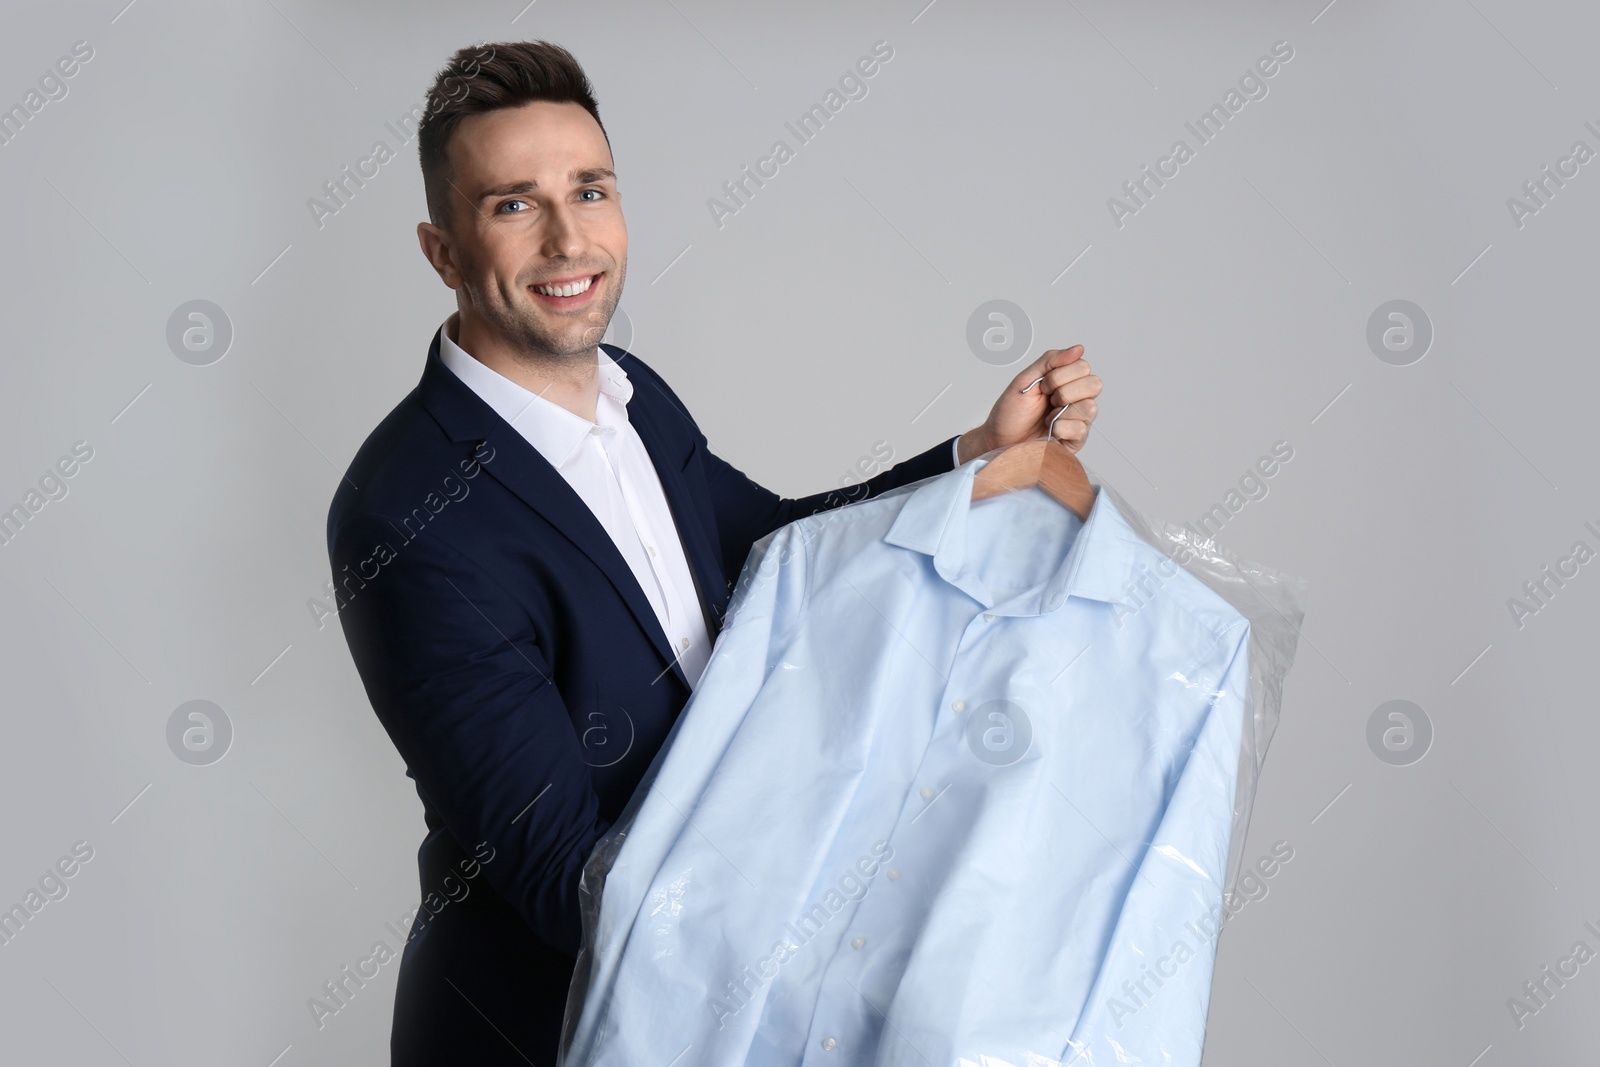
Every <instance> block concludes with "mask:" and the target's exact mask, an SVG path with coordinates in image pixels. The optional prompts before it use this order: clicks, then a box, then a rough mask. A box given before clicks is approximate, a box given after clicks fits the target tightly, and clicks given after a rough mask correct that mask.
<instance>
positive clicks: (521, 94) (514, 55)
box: [417, 41, 611, 229]
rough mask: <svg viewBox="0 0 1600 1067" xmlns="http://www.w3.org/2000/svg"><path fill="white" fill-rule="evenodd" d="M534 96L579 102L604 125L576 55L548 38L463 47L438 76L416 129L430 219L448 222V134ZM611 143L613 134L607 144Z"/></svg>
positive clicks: (446, 224) (437, 223) (443, 224)
mask: <svg viewBox="0 0 1600 1067" xmlns="http://www.w3.org/2000/svg"><path fill="white" fill-rule="evenodd" d="M535 100H547V101H550V102H552V103H557V104H569V103H570V104H578V105H579V106H581V107H582V108H583V109H584V110H585V111H587V112H588V113H589V114H591V115H593V116H594V121H595V123H596V124H597V125H599V126H600V132H601V134H602V135H604V134H605V132H606V128H605V124H604V123H601V122H600V107H599V105H598V104H596V103H595V99H594V88H593V87H592V86H591V85H590V84H589V77H588V75H586V74H584V72H583V68H582V67H581V66H579V65H578V61H577V60H576V59H574V58H573V56H572V53H571V52H569V51H567V50H566V49H565V48H562V47H561V46H560V45H558V44H552V43H550V42H549V41H502V42H499V43H496V44H478V45H471V46H469V47H467V48H462V49H459V50H458V51H457V52H456V53H455V55H453V56H451V57H450V61H449V62H448V63H446V64H445V66H444V69H443V70H441V71H439V73H438V75H437V76H436V77H435V78H434V81H433V88H431V89H429V90H428V100H427V104H426V105H425V107H424V109H423V116H422V121H421V123H419V124H418V129H417V154H418V156H419V157H421V162H422V188H423V192H424V193H425V194H426V196H427V198H428V218H429V219H431V220H432V221H433V224H434V225H435V226H439V227H442V228H445V229H448V228H449V226H450V195H449V192H450V157H449V155H448V153H447V150H448V148H449V143H450V134H451V133H452V132H453V131H454V130H455V128H456V124H457V123H458V122H460V121H461V120H462V119H463V118H465V117H467V116H468V115H480V114H482V113H483V112H485V111H496V110H498V109H500V108H503V107H520V106H522V105H523V104H527V103H530V102H532V101H535ZM610 143H611V138H610V136H609V135H607V136H606V144H607V145H609V144H610Z"/></svg>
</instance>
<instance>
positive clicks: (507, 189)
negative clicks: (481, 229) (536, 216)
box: [478, 167, 617, 200]
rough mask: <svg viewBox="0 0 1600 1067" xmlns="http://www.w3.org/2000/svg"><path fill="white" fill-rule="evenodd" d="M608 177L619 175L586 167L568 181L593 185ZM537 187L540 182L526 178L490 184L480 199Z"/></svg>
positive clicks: (509, 194) (614, 179)
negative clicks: (500, 183)
mask: <svg viewBox="0 0 1600 1067" xmlns="http://www.w3.org/2000/svg"><path fill="white" fill-rule="evenodd" d="M607 178H609V179H611V180H612V181H616V180H617V175H616V172H615V171H613V170H610V169H608V168H606V167H584V168H580V169H578V170H574V171H572V172H571V173H569V174H568V175H567V181H568V182H569V183H571V184H572V185H593V184H594V183H595V182H599V181H604V180H606V179H607ZM537 188H539V183H538V182H536V181H533V180H531V179H527V178H525V179H523V180H522V181H515V182H506V183H504V184H502V185H494V186H490V187H489V188H487V189H485V190H484V191H483V192H481V193H479V194H478V199H479V200H488V199H490V198H491V197H496V196H511V195H512V194H514V193H531V192H533V191H534V190H535V189H537Z"/></svg>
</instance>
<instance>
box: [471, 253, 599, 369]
mask: <svg viewBox="0 0 1600 1067" xmlns="http://www.w3.org/2000/svg"><path fill="white" fill-rule="evenodd" d="M627 276H628V263H627V260H625V259H624V260H623V261H622V262H620V263H618V264H617V265H616V266H615V267H614V268H613V269H611V270H607V271H606V289H605V293H604V294H603V295H602V296H600V298H599V299H598V301H597V302H596V303H595V304H593V305H592V306H590V307H587V308H584V309H583V311H582V313H581V316H580V319H581V321H582V324H583V325H582V328H581V329H574V328H572V327H571V326H567V325H566V324H565V323H564V324H563V326H565V328H558V329H554V330H553V329H551V328H550V327H549V326H547V325H546V324H545V322H544V321H543V320H541V318H540V316H539V314H538V311H537V310H536V309H535V308H533V307H532V306H531V305H530V302H531V301H534V300H537V299H538V297H537V296H534V295H533V294H532V293H531V292H529V291H528V289H527V287H526V286H525V285H522V286H519V288H518V289H517V290H516V292H515V293H509V294H508V293H502V292H500V291H498V290H494V295H495V296H496V297H497V299H494V300H489V299H485V298H486V297H487V296H488V295H489V290H488V289H487V288H486V287H485V286H483V285H481V284H479V283H478V282H475V281H473V282H464V283H463V284H464V285H465V288H466V290H467V294H468V296H470V297H471V299H472V303H473V306H474V307H475V308H476V309H477V311H478V314H479V315H480V316H481V317H482V318H483V319H484V320H485V321H486V322H488V323H489V324H490V326H491V327H492V328H493V329H494V331H495V332H496V333H498V334H499V335H500V336H501V337H503V338H505V340H506V342H507V343H508V344H509V345H510V346H511V347H512V349H513V351H514V352H515V354H516V356H517V358H519V359H520V360H525V361H526V362H528V363H530V364H535V365H538V364H548V363H561V364H565V363H575V362H577V361H578V360H580V359H582V358H584V357H592V356H593V355H594V350H595V347H596V346H597V345H599V343H600V339H601V338H602V337H604V336H605V334H606V329H607V328H608V327H609V326H610V325H611V316H612V315H614V314H615V313H616V310H617V304H618V303H619V302H620V301H621V299H622V285H623V282H624V281H626V279H627ZM568 321H569V322H570V321H572V320H568Z"/></svg>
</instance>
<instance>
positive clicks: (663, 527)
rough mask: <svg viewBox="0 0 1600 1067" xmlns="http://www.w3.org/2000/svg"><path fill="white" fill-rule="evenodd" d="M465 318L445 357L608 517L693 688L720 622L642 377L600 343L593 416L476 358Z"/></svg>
mask: <svg viewBox="0 0 1600 1067" xmlns="http://www.w3.org/2000/svg"><path fill="white" fill-rule="evenodd" d="M458 321H459V312H458V313H455V314H452V315H451V316H450V317H449V318H448V319H446V320H445V323H444V325H443V326H441V327H440V328H439V332H440V338H439V358H440V359H441V360H442V361H443V362H444V365H445V366H446V367H449V368H450V369H451V370H452V371H454V372H455V375H456V377H458V378H460V379H461V380H462V381H463V382H465V383H466V385H467V388H469V389H471V390H472V391H473V392H474V393H476V394H478V396H480V397H481V398H482V399H483V401H484V403H486V404H488V405H489V406H490V407H491V408H493V409H494V410H495V413H496V414H498V415H499V416H500V417H501V418H502V419H505V420H506V422H508V423H510V424H511V426H512V427H513V428H514V429H515V430H516V431H517V432H518V433H520V434H521V435H522V436H523V437H524V438H525V439H526V440H527V442H528V443H529V444H530V445H532V446H533V447H534V448H535V449H537V450H538V452H539V454H540V455H541V456H543V457H544V458H545V459H547V460H549V461H550V465H551V466H552V467H554V468H555V469H556V470H557V471H559V472H560V473H561V476H562V477H563V478H565V479H566V480H567V484H568V485H570V486H572V488H573V490H574V491H575V492H576V493H577V494H578V496H580V497H581V498H582V499H583V502H584V503H585V504H587V505H588V506H589V510H590V511H591V512H593V513H594V517H595V518H597V519H599V520H600V525H602V526H604V527H605V530H606V533H608V534H610V535H611V540H612V542H613V543H614V544H615V545H616V546H617V551H618V552H620V553H622V558H623V559H625V560H627V561H628V568H629V569H630V570H632V571H633V576H634V578H635V579H637V580H638V582H639V587H640V588H641V589H642V590H644V595H645V597H646V598H648V599H649V601H650V607H651V608H653V609H654V610H655V613H656V618H657V619H658V620H659V621H660V623H661V629H662V631H663V632H665V633H666V635H667V640H668V642H669V643H670V644H671V645H672V651H673V653H674V654H675V655H677V657H678V662H679V663H680V664H681V665H682V667H683V673H684V676H685V677H686V678H687V679H688V680H689V686H690V688H691V689H692V688H693V687H694V686H695V685H696V684H697V683H698V682H699V680H700V674H701V672H702V671H704V670H705V666H706V660H707V658H708V657H709V656H710V652H711V636H710V628H709V627H708V626H707V624H706V617H705V613H704V611H703V610H702V609H701V606H700V594H699V592H698V590H696V588H695V584H694V576H693V575H692V574H691V572H690V570H689V561H688V559H687V557H685V555H684V552H683V542H682V541H681V540H680V539H679V537H678V527H677V524H676V523H675V522H674V521H673V518H672V511H671V509H670V508H668V506H667V497H666V494H665V493H664V492H663V491H662V489H661V480H660V478H659V477H658V476H657V474H656V468H655V464H654V463H652V462H651V460H650V454H649V452H648V451H646V449H645V447H644V442H643V441H642V440H640V438H639V433H638V431H637V430H635V429H634V428H633V425H632V424H631V423H630V422H629V421H628V407H627V405H628V399H629V398H630V397H631V396H633V383H631V382H630V381H629V380H628V375H627V373H626V372H625V371H624V370H623V369H622V368H621V367H620V366H618V365H617V362H616V360H614V359H612V358H611V357H610V356H608V355H606V353H605V351H604V350H603V349H601V348H600V347H598V346H596V347H595V356H596V360H597V365H598V370H599V377H600V391H599V395H598V396H597V397H596V398H595V421H594V422H590V421H589V420H588V419H585V418H583V417H582V416H579V415H575V414H573V413H572V412H570V411H568V410H567V409H566V408H564V407H562V406H561V405H560V404H557V403H556V402H554V401H553V400H546V399H545V398H544V397H542V396H539V395H538V394H536V393H532V392H529V391H528V390H527V389H524V388H523V387H522V386H520V385H518V384H517V383H516V382H514V381H512V380H511V379H509V378H507V377H505V376H504V375H502V374H500V373H499V372H497V371H494V370H491V369H490V368H488V367H486V366H485V365H484V364H482V363H480V362H478V361H477V360H476V359H474V358H473V357H472V356H471V355H469V354H468V353H467V352H466V351H465V350H463V349H462V348H461V346H460V345H458V344H456V342H455V340H454V339H453V338H451V336H450V333H451V330H453V329H455V328H457V324H458Z"/></svg>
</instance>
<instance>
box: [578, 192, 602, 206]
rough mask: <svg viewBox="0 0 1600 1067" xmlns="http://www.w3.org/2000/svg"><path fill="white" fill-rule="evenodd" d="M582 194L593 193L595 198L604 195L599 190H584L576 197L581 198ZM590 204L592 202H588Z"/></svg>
mask: <svg viewBox="0 0 1600 1067" xmlns="http://www.w3.org/2000/svg"><path fill="white" fill-rule="evenodd" d="M584 193H593V194H594V195H595V196H604V195H605V194H604V193H602V192H601V191H600V190H599V189H584V190H582V192H580V193H579V194H578V195H579V196H582V195H583V194H584ZM590 203H593V201H590Z"/></svg>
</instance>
